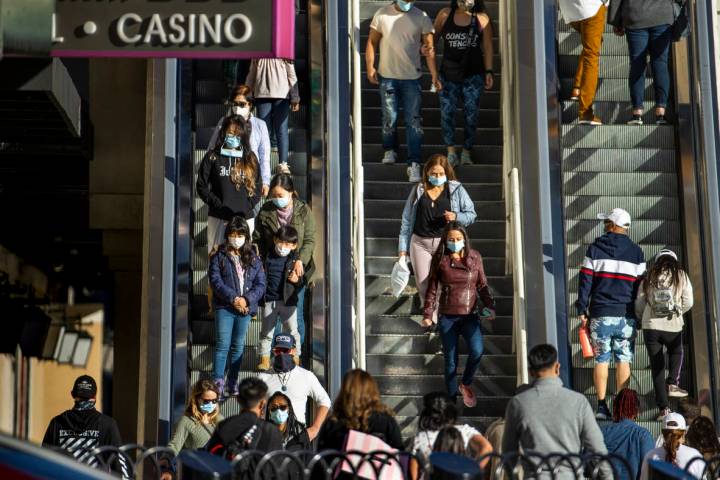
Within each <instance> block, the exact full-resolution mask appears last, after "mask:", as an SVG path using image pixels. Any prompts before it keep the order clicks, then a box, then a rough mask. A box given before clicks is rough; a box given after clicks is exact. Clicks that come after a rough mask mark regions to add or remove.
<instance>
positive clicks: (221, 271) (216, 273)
mask: <svg viewBox="0 0 720 480" xmlns="http://www.w3.org/2000/svg"><path fill="white" fill-rule="evenodd" d="M244 270H245V284H244V288H243V290H242V292H241V291H240V281H239V279H238V275H237V270H235V264H233V261H232V260H231V259H230V254H229V253H228V252H227V248H226V246H225V245H221V246H220V247H219V248H218V251H217V252H216V253H215V254H213V256H212V257H210V267H209V268H208V277H209V278H210V287H211V288H212V292H213V308H214V309H220V308H224V309H227V310H233V309H234V308H235V307H234V306H233V300H235V298H236V297H244V298H245V300H246V301H247V303H248V307H249V309H250V315H254V314H255V313H257V309H258V303H259V302H260V300H262V298H263V295H265V271H264V270H263V266H262V262H261V261H260V258H259V257H258V256H257V255H255V254H254V253H253V254H252V260H251V261H250V265H249V266H247V267H245V269H244Z"/></svg>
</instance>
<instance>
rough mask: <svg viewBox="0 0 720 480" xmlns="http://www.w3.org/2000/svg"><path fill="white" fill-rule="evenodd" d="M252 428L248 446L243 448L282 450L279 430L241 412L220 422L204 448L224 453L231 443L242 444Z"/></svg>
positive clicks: (250, 413) (264, 450)
mask: <svg viewBox="0 0 720 480" xmlns="http://www.w3.org/2000/svg"><path fill="white" fill-rule="evenodd" d="M253 427H257V428H256V429H255V431H254V433H253V434H252V436H251V437H249V439H250V440H251V441H250V445H245V447H250V448H249V449H252V450H259V451H261V452H273V451H275V450H282V434H281V433H280V430H278V428H277V427H276V426H275V425H273V424H272V423H270V422H266V421H265V420H263V419H261V418H258V416H257V415H255V414H254V413H252V412H241V413H240V414H239V415H235V416H233V417H229V418H227V419H225V420H223V421H222V422H220V424H219V425H218V426H217V428H216V429H215V432H214V433H213V436H212V437H211V438H210V441H208V444H207V445H206V446H205V448H206V449H207V450H209V451H210V452H213V453H219V452H220V451H223V452H224V451H225V450H226V449H227V448H228V447H230V445H231V444H232V443H233V441H235V440H238V441H239V442H242V440H243V437H244V436H245V435H246V434H247V433H248V432H250V429H251V428H253Z"/></svg>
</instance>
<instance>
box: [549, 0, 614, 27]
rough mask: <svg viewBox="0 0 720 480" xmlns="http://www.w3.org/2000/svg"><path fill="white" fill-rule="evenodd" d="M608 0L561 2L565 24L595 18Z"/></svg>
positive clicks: (562, 0)
mask: <svg viewBox="0 0 720 480" xmlns="http://www.w3.org/2000/svg"><path fill="white" fill-rule="evenodd" d="M607 3H608V0H560V13H562V17H563V20H565V23H572V22H579V21H580V20H586V19H588V18H592V17H594V16H595V15H596V14H597V13H598V10H600V6H601V5H607Z"/></svg>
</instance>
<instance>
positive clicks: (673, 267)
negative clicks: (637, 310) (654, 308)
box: [644, 254, 683, 298]
mask: <svg viewBox="0 0 720 480" xmlns="http://www.w3.org/2000/svg"><path fill="white" fill-rule="evenodd" d="M682 271H683V270H682V267H681V266H680V262H678V261H677V260H675V257H673V256H672V255H669V254H665V255H660V256H657V257H655V260H654V261H653V263H652V265H651V266H650V269H649V270H648V273H647V276H646V277H645V286H644V289H645V296H646V297H648V298H649V296H650V290H651V289H653V288H666V287H674V288H678V287H679V285H680V277H681V275H682ZM668 275H669V277H670V284H669V285H661V284H660V280H661V277H665V276H668Z"/></svg>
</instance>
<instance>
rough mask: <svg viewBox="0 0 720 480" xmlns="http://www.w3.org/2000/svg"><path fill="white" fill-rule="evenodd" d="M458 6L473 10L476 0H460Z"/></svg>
mask: <svg viewBox="0 0 720 480" xmlns="http://www.w3.org/2000/svg"><path fill="white" fill-rule="evenodd" d="M458 7H459V8H461V9H463V10H472V9H473V8H474V7H475V0H458Z"/></svg>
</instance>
